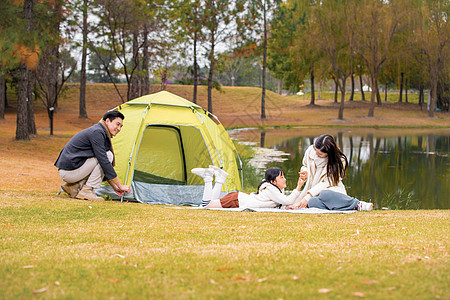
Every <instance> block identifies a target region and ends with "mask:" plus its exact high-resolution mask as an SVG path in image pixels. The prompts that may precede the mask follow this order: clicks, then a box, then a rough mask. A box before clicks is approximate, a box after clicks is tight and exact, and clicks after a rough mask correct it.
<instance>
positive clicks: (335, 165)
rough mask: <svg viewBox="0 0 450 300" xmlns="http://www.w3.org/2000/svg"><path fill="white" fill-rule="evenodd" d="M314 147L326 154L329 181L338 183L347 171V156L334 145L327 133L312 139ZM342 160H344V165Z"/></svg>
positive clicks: (334, 183)
mask: <svg viewBox="0 0 450 300" xmlns="http://www.w3.org/2000/svg"><path fill="white" fill-rule="evenodd" d="M314 147H315V148H316V149H318V150H320V151H321V152H323V153H326V154H328V163H327V177H328V178H329V179H331V182H330V183H332V184H333V185H338V183H339V180H340V178H344V177H345V172H346V171H347V166H348V160H347V157H346V156H345V154H344V153H343V152H342V151H341V150H340V149H339V147H338V146H337V145H336V142H335V141H334V138H333V137H332V136H331V135H329V134H323V135H321V136H319V137H318V138H317V139H316V140H315V141H314ZM342 160H344V162H345V166H344V163H343V162H342Z"/></svg>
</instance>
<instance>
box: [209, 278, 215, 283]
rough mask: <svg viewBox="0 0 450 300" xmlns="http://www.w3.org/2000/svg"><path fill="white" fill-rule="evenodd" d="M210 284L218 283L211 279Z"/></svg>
mask: <svg viewBox="0 0 450 300" xmlns="http://www.w3.org/2000/svg"><path fill="white" fill-rule="evenodd" d="M209 282H211V284H217V282H215V281H214V279H210V280H209Z"/></svg>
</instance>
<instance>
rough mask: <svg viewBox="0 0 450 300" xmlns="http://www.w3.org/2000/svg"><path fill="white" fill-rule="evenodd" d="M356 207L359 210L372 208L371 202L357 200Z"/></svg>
mask: <svg viewBox="0 0 450 300" xmlns="http://www.w3.org/2000/svg"><path fill="white" fill-rule="evenodd" d="M357 209H358V210H359V211H371V210H373V203H370V202H364V201H359V203H358V206H357Z"/></svg>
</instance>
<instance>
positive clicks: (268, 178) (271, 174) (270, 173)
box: [256, 167, 284, 194]
mask: <svg viewBox="0 0 450 300" xmlns="http://www.w3.org/2000/svg"><path fill="white" fill-rule="evenodd" d="M282 174H284V173H283V170H281V169H280V168H277V167H272V168H268V169H267V170H266V172H265V173H264V179H263V180H262V181H261V182H260V183H259V185H258V190H257V191H256V193H257V194H258V193H259V188H260V187H261V185H262V184H263V183H264V182H268V183H270V184H272V185H273V186H275V187H276V188H277V189H280V188H279V187H277V186H276V185H275V184H273V183H272V181H274V180H275V179H276V178H277V177H278V176H279V175H282ZM280 192H281V190H280Z"/></svg>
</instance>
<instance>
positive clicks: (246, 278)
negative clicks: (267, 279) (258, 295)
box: [233, 276, 251, 281]
mask: <svg viewBox="0 0 450 300" xmlns="http://www.w3.org/2000/svg"><path fill="white" fill-rule="evenodd" d="M233 279H234V280H243V281H249V280H250V279H251V277H247V276H236V277H234V278H233Z"/></svg>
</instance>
